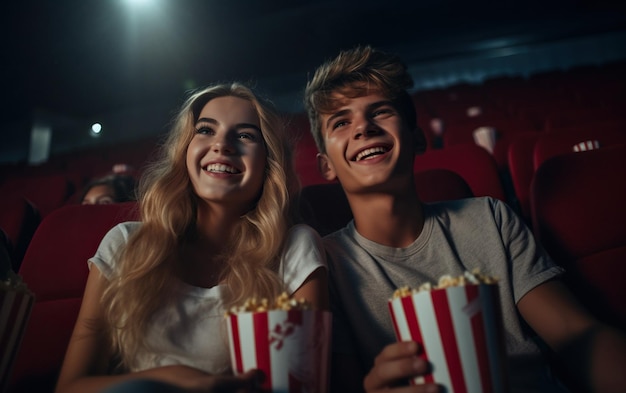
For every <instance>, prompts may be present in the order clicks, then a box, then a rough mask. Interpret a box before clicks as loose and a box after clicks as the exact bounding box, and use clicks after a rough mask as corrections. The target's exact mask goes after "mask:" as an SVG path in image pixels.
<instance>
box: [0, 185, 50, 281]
mask: <svg viewBox="0 0 626 393" xmlns="http://www.w3.org/2000/svg"><path fill="white" fill-rule="evenodd" d="M0 198H1V201H0V204H1V205H2V209H0V229H2V230H3V231H4V233H5V234H6V237H7V240H8V250H9V254H10V256H11V260H12V267H13V271H15V272H17V271H18V270H19V266H20V264H21V263H22V258H23V257H24V253H25V252H26V248H27V247H28V244H29V243H30V240H31V238H32V237H33V234H34V233H35V229H37V226H38V225H39V222H40V221H41V218H40V216H39V212H38V211H37V209H36V208H35V206H33V204H32V203H30V202H29V201H27V200H26V199H25V198H23V197H21V196H17V195H6V196H1V197H0Z"/></svg>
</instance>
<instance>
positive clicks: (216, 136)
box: [187, 96, 267, 211]
mask: <svg viewBox="0 0 626 393" xmlns="http://www.w3.org/2000/svg"><path fill="white" fill-rule="evenodd" d="M195 129H196V131H195V135H194V136H193V139H192V140H191V142H190V143H189V146H188V148H187V171H188V173H189V177H190V180H191V183H192V184H193V188H194V190H195V192H196V194H197V195H198V197H200V199H202V200H204V201H206V202H207V203H217V204H222V205H233V206H235V207H237V206H239V207H240V208H241V209H242V210H243V211H246V210H247V209H248V208H249V207H250V206H251V205H252V204H253V203H254V201H256V200H257V198H258V196H259V194H260V192H261V189H262V187H263V182H264V179H265V166H266V160H267V151H266V148H265V142H264V140H263V134H262V132H261V126H260V121H259V116H258V114H257V111H256V109H255V107H254V106H253V105H252V103H251V102H250V101H248V100H245V99H243V98H239V97H232V96H225V97H218V98H214V99H212V100H210V101H209V102H207V103H206V105H205V106H204V108H203V109H202V111H201V112H200V115H199V117H198V120H197V121H196V125H195Z"/></svg>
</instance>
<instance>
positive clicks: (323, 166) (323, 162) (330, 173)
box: [316, 153, 337, 181]
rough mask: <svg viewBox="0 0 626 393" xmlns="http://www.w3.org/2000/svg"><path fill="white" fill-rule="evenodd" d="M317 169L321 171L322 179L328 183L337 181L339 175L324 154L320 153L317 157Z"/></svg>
mask: <svg viewBox="0 0 626 393" xmlns="http://www.w3.org/2000/svg"><path fill="white" fill-rule="evenodd" d="M316 158H317V169H318V170H319V171H320V174H321V175H322V177H323V178H324V179H326V180H328V181H333V180H335V179H337V174H336V173H335V169H334V168H333V164H332V163H331V162H330V160H329V159H328V156H327V155H326V154H324V153H318V154H317V156H316Z"/></svg>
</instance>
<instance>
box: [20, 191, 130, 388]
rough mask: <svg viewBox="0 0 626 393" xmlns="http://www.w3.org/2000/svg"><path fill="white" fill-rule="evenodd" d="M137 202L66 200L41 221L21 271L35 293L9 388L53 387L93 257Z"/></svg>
mask: <svg viewBox="0 0 626 393" xmlns="http://www.w3.org/2000/svg"><path fill="white" fill-rule="evenodd" d="M136 206H137V205H136V203H133V202H127V203H122V204H111V205H68V206H64V207H61V208H59V209H57V210H55V211H54V212H52V213H50V214H49V215H48V216H47V217H45V218H44V219H43V220H42V222H41V223H40V224H39V227H38V228H37V231H36V232H35V235H34V236H33V239H32V240H31V243H30V245H29V247H28V250H27V252H26V255H25V256H24V260H23V261H22V265H21V268H20V270H19V274H20V275H21V276H22V279H23V280H24V282H25V283H26V285H27V286H28V287H29V289H30V290H31V291H32V292H33V293H34V295H35V304H34V306H33V310H32V314H31V317H30V321H29V323H28V325H27V328H26V332H25V334H24V338H23V340H22V344H21V347H20V350H19V352H18V354H17V358H16V360H15V365H14V367H13V374H12V377H11V382H10V387H9V390H10V391H11V392H15V393H18V392H20V393H21V392H24V393H25V392H28V393H36V392H52V391H53V390H54V385H55V383H56V379H57V376H58V372H59V370H60V367H61V363H62V361H63V357H64V355H65V349H66V347H67V344H68V341H69V338H70V335H71V333H72V330H73V327H74V323H75V321H76V317H77V315H78V310H79V308H80V304H81V299H82V295H83V291H84V288H85V283H86V280H87V275H88V267H87V260H88V259H89V258H90V257H92V256H93V255H94V254H95V252H96V249H97V248H98V245H99V244H100V241H101V240H102V238H103V237H104V235H105V234H106V232H107V231H108V230H109V229H111V228H112V227H113V226H115V225H116V224H117V223H119V222H123V221H129V220H136V219H137V217H138V211H137V209H136Z"/></svg>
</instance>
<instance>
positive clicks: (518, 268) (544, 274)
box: [492, 199, 564, 303]
mask: <svg viewBox="0 0 626 393" xmlns="http://www.w3.org/2000/svg"><path fill="white" fill-rule="evenodd" d="M492 202H493V203H494V205H493V209H494V216H495V219H496V221H497V222H498V223H499V225H500V228H501V233H502V239H503V241H504V242H505V243H506V244H505V246H506V248H507V250H508V252H509V261H510V263H511V266H510V267H509V269H510V272H511V278H512V284H513V295H514V299H515V303H517V302H519V301H520V299H521V298H522V297H523V296H524V295H525V294H526V293H528V292H529V291H530V290H531V289H533V288H535V287H536V286H538V285H540V284H542V283H544V282H546V281H549V280H551V279H553V278H556V277H558V276H561V275H562V274H563V273H564V269H563V268H562V267H560V266H558V265H556V264H555V263H554V261H553V260H552V258H550V256H549V255H548V254H547V252H546V251H545V250H544V249H543V247H541V245H540V244H538V243H537V241H536V240H535V237H534V236H533V233H532V232H531V230H530V229H529V228H528V227H527V226H526V224H525V223H524V221H523V220H521V219H520V218H519V216H517V214H515V212H513V211H512V210H511V209H510V208H509V207H508V205H506V204H505V203H503V202H501V201H499V200H496V199H492Z"/></svg>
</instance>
